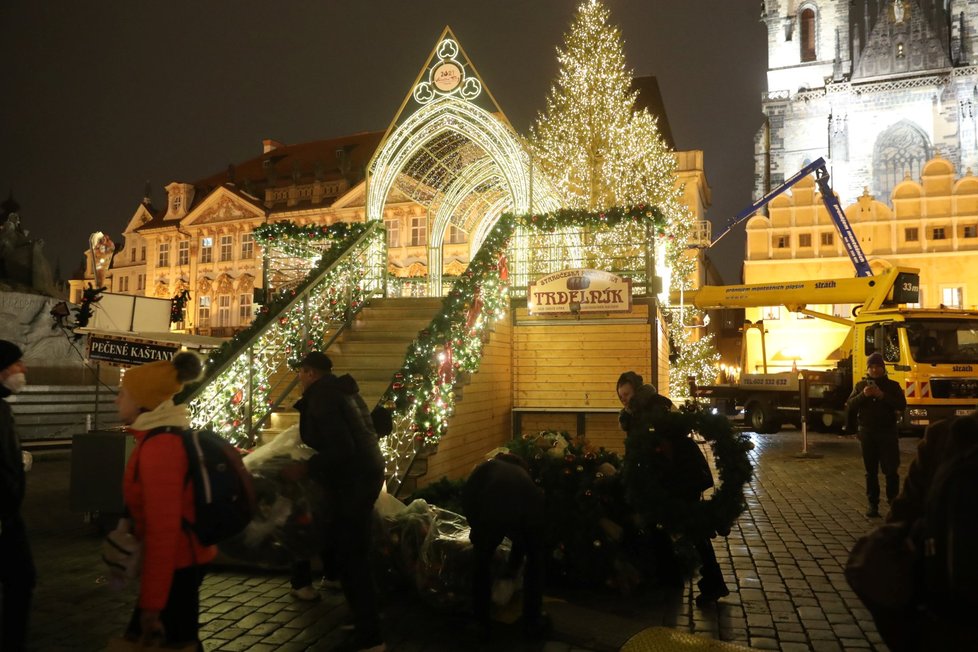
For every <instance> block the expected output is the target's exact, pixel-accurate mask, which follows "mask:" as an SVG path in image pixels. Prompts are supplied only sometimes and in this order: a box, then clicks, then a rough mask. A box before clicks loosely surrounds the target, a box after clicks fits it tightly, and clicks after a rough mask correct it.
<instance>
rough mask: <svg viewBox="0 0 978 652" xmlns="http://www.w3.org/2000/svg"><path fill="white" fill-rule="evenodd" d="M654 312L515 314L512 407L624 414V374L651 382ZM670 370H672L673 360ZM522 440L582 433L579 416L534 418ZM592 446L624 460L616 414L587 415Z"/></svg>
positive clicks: (526, 422)
mask: <svg viewBox="0 0 978 652" xmlns="http://www.w3.org/2000/svg"><path fill="white" fill-rule="evenodd" d="M648 316H649V311H648V306H647V305H644V304H643V305H635V306H634V307H633V308H632V311H631V312H630V313H616V314H611V315H604V316H602V317H600V318H592V319H583V320H581V321H585V322H586V323H580V321H578V320H577V319H575V318H573V317H569V318H565V319H554V318H553V317H549V318H535V317H532V316H529V315H527V312H526V309H525V308H520V309H517V310H516V311H515V319H516V328H515V331H514V334H513V359H514V365H513V402H514V406H515V407H533V408H546V407H552V408H557V407H562V408H582V407H602V408H618V407H620V403H619V401H618V395H617V393H616V391H615V383H616V382H617V380H618V376H619V375H621V373H622V372H623V371H628V370H632V371H636V372H638V373H639V374H641V375H642V376H643V377H644V378H646V379H649V378H651V373H652V362H651V361H652V355H653V354H652V336H651V330H650V326H649V324H648ZM664 355H665V362H664V364H665V365H666V366H668V354H667V353H666V354H664ZM522 423H523V433H524V434H527V433H536V432H540V431H542V430H566V431H567V432H568V433H570V434H571V435H572V436H573V435H574V434H575V433H576V430H577V417H576V415H573V414H546V413H544V414H539V413H527V414H524V415H523V417H522ZM585 431H586V435H587V438H588V440H589V441H591V442H592V443H593V444H596V445H598V446H603V447H605V448H608V449H609V450H614V451H617V452H622V451H623V450H624V437H623V436H622V433H621V432H620V430H619V429H618V417H617V415H616V414H613V413H611V414H588V415H586V417H585Z"/></svg>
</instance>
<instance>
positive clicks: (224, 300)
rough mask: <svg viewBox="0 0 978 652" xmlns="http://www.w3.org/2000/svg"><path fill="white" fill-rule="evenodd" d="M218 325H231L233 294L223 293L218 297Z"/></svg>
mask: <svg viewBox="0 0 978 652" xmlns="http://www.w3.org/2000/svg"><path fill="white" fill-rule="evenodd" d="M217 325H218V326H230V325H231V295H230V294H222V295H220V296H219V297H217Z"/></svg>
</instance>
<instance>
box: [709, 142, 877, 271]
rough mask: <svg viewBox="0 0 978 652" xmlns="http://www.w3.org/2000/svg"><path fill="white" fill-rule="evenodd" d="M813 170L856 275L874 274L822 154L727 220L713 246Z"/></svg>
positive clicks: (826, 206)
mask: <svg viewBox="0 0 978 652" xmlns="http://www.w3.org/2000/svg"><path fill="white" fill-rule="evenodd" d="M813 172H814V173H815V183H817V184H818V189H819V193H820V194H821V195H822V203H824V204H825V208H826V210H828V212H829V216H830V217H831V218H832V222H833V223H834V224H835V228H836V229H838V231H839V236H840V237H841V238H842V244H843V246H844V247H845V249H846V253H847V254H848V255H849V260H851V261H852V266H853V267H855V268H856V276H859V277H868V276H872V275H873V272H872V270H871V269H870V268H869V262H868V261H867V260H866V254H864V253H863V249H862V247H860V246H859V241H858V240H857V239H856V234H855V233H853V230H852V226H851V225H850V224H849V220H847V219H846V214H845V213H844V212H843V210H842V205H841V204H840V203H839V199H838V197H836V196H835V193H834V192H832V188H831V187H829V172H828V169H827V167H826V164H825V159H824V158H821V157H819V158H818V159H816V160H815V161H814V162H812V163H809V164H808V165H806V166H805V167H803V168H802V169H801V170H799V171H798V172H797V173H796V174H795V175H794V176H792V177H790V178H789V179H787V180H786V181H785V182H784V183H782V184H781V185H780V186H778V187H776V188H774V189H773V190H771V191H770V192H769V193H767V194H766V195H764V196H763V197H761V198H760V199H758V200H757V201H756V202H754V203H753V204H751V205H750V206H748V207H747V208H745V209H744V210H742V211H740V213H738V214H737V215H735V216H734V217H733V218H732V219H731V220H730V221H729V222H728V223H727V226H726V227H725V228H724V229H723V231H722V232H721V233H720V235H718V236H717V237H716V239H715V240H714V241H713V242H711V243H710V246H711V247H712V246H713V245H715V244H716V243H717V242H719V241H720V238H722V237H723V236H725V235H727V234H728V233H729V232H730V230H731V229H733V228H734V227H735V226H737V225H738V224H740V223H741V222H743V221H744V220H746V219H747V218H749V217H750V216H751V215H753V214H754V213H756V212H757V211H759V210H760V209H762V208H764V206H766V205H767V204H768V203H770V202H771V200H772V199H774V198H775V197H777V196H778V195H780V194H782V193H784V192H785V191H787V190H788V189H789V188H791V187H792V186H793V185H795V184H796V183H798V182H799V181H801V180H802V179H804V178H805V177H807V176H808V175H809V174H812V173H813Z"/></svg>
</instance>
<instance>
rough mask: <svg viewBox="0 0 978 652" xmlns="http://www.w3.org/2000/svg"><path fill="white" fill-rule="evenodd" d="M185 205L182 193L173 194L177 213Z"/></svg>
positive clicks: (174, 208)
mask: <svg viewBox="0 0 978 652" xmlns="http://www.w3.org/2000/svg"><path fill="white" fill-rule="evenodd" d="M181 206H183V197H182V196H181V195H173V212H174V213H176V212H177V211H179V210H180V207H181Z"/></svg>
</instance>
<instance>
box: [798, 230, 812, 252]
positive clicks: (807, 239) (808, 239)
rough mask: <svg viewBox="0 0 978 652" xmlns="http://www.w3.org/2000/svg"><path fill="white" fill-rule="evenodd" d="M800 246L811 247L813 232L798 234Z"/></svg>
mask: <svg viewBox="0 0 978 652" xmlns="http://www.w3.org/2000/svg"><path fill="white" fill-rule="evenodd" d="M798 246H799V247H803V248H804V247H811V246H812V234H811V233H800V234H798Z"/></svg>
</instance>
